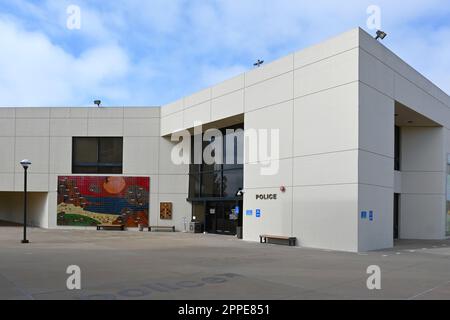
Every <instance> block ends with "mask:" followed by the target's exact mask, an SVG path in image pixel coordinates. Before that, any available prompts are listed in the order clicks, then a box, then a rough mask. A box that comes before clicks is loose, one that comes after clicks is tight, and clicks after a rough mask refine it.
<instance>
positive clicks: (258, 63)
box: [253, 59, 264, 68]
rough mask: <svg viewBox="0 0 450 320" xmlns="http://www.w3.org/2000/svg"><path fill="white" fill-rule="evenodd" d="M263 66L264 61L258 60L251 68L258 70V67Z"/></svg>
mask: <svg viewBox="0 0 450 320" xmlns="http://www.w3.org/2000/svg"><path fill="white" fill-rule="evenodd" d="M263 64H264V60H259V59H258V61H256V62H255V63H254V64H253V66H254V67H257V68H259V67H261V66H262V65H263Z"/></svg>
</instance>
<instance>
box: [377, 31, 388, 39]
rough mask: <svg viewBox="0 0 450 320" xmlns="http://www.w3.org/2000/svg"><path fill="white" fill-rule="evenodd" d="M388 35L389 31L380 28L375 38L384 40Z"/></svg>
mask: <svg viewBox="0 0 450 320" xmlns="http://www.w3.org/2000/svg"><path fill="white" fill-rule="evenodd" d="M386 37H387V33H386V32H384V31H381V30H378V31H377V36H376V37H375V40H379V39H381V40H384V38H386Z"/></svg>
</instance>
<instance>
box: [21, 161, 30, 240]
mask: <svg viewBox="0 0 450 320" xmlns="http://www.w3.org/2000/svg"><path fill="white" fill-rule="evenodd" d="M20 164H21V165H22V167H23V169H24V185H23V240H22V243H30V242H29V241H28V240H27V206H28V201H27V171H28V168H29V167H30V166H31V161H30V160H26V159H25V160H22V161H20Z"/></svg>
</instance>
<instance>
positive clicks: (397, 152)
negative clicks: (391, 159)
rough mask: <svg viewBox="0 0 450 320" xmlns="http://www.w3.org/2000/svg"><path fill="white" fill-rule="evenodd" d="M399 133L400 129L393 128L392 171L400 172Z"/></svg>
mask: <svg viewBox="0 0 450 320" xmlns="http://www.w3.org/2000/svg"><path fill="white" fill-rule="evenodd" d="M400 141H401V131H400V127H397V126H396V127H395V166H394V170H396V171H400V170H401V166H400V154H401V142H400Z"/></svg>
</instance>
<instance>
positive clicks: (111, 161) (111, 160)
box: [72, 137, 123, 174]
mask: <svg viewBox="0 0 450 320" xmlns="http://www.w3.org/2000/svg"><path fill="white" fill-rule="evenodd" d="M72 150H73V152H72V173H73V174H122V170H123V169H122V168H123V138H121V137H120V138H116V137H114V138H112V137H111V138H110V137H108V138H91V137H89V138H85V137H83V138H81V137H80V138H78V137H74V138H73V139H72Z"/></svg>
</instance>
